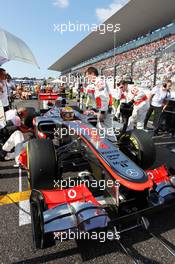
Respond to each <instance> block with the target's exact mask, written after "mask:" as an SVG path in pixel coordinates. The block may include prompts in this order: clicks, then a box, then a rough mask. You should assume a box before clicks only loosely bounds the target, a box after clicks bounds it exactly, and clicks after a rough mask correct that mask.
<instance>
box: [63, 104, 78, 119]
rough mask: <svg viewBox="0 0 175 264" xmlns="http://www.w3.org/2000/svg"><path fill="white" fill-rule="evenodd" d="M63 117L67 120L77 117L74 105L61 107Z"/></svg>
mask: <svg viewBox="0 0 175 264" xmlns="http://www.w3.org/2000/svg"><path fill="white" fill-rule="evenodd" d="M61 117H62V118H63V120H65V121H70V120H73V119H74V118H75V113H74V110H73V109H72V107H70V106H67V107H64V108H62V109H61Z"/></svg>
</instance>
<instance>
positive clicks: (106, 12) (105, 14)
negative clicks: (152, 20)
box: [96, 0, 129, 22]
mask: <svg viewBox="0 0 175 264" xmlns="http://www.w3.org/2000/svg"><path fill="white" fill-rule="evenodd" d="M128 1H129V0H114V2H113V3H111V4H110V5H109V6H108V7H107V8H97V9H96V15H97V17H98V20H99V21H100V22H103V21H105V20H106V19H108V18H109V17H110V16H112V15H113V14H115V13H116V12H117V11H118V10H119V9H120V8H122V7H123V6H124V5H125V4H126V3H127V2H128Z"/></svg>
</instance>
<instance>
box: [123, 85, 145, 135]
mask: <svg viewBox="0 0 175 264" xmlns="http://www.w3.org/2000/svg"><path fill="white" fill-rule="evenodd" d="M131 94H132V98H131V103H133V112H132V116H131V117H130V118H129V121H128V130H131V129H134V127H136V128H137V129H144V120H145V116H146V113H147V111H148V108H149V101H148V97H147V96H146V94H145V93H144V91H143V90H140V89H139V88H137V87H133V88H132V89H131Z"/></svg>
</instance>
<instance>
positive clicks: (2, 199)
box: [0, 190, 31, 206]
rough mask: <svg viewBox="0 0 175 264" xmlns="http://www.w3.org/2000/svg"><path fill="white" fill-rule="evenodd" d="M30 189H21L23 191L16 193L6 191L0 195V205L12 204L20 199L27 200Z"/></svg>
mask: <svg viewBox="0 0 175 264" xmlns="http://www.w3.org/2000/svg"><path fill="white" fill-rule="evenodd" d="M30 193H31V191H30V190H28V191H23V192H16V193H8V194H5V195H0V206H2V205H6V204H13V203H19V202H21V201H25V200H28V199H29V197H30Z"/></svg>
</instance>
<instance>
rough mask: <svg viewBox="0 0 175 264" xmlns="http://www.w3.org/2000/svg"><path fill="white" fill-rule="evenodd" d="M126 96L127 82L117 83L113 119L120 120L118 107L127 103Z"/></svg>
mask: <svg viewBox="0 0 175 264" xmlns="http://www.w3.org/2000/svg"><path fill="white" fill-rule="evenodd" d="M127 94H128V82H127V81H124V80H122V81H120V82H119V83H118V94H117V97H116V100H117V105H118V107H117V110H116V114H115V117H116V118H117V119H119V118H120V106H121V104H122V103H127Z"/></svg>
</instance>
